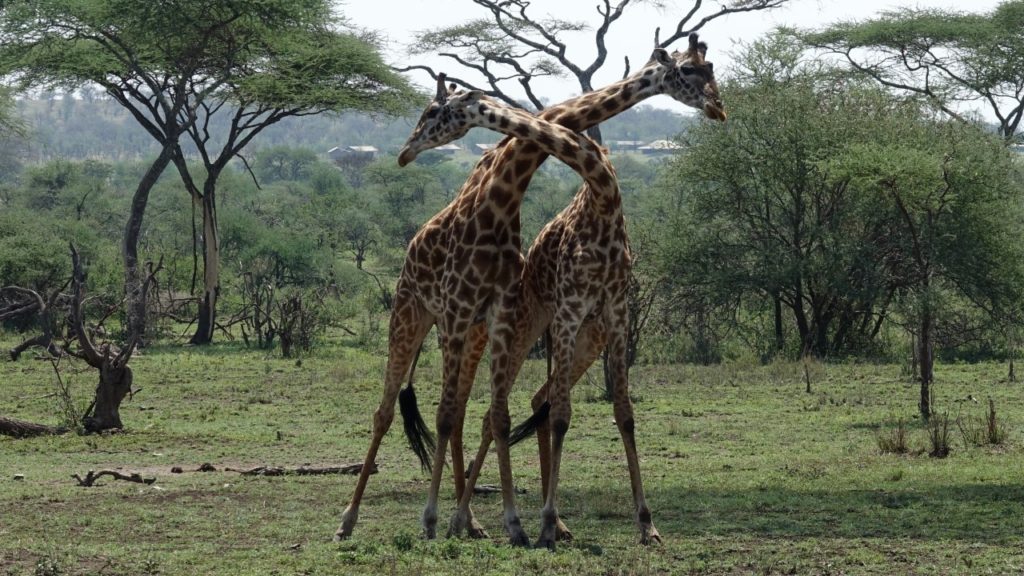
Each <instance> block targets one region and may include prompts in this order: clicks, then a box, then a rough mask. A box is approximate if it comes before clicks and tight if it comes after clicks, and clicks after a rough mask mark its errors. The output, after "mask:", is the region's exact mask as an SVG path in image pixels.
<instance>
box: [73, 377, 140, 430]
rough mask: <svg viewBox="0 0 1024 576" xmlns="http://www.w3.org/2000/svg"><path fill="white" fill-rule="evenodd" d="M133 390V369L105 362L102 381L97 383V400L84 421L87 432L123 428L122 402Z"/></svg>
mask: <svg viewBox="0 0 1024 576" xmlns="http://www.w3.org/2000/svg"><path fill="white" fill-rule="evenodd" d="M131 390H132V369H131V368H130V367H128V366H124V367H122V368H114V367H112V366H110V364H109V363H104V364H103V367H102V368H101V369H100V381H99V383H98V384H97V385H96V400H95V401H94V404H93V406H92V409H91V410H90V411H89V412H87V413H86V415H85V418H83V419H82V423H83V424H84V426H85V431H86V432H100V431H103V430H114V429H117V428H122V427H123V426H122V424H121V413H120V410H121V402H122V401H123V400H124V398H125V396H127V395H128V393H129V392H131Z"/></svg>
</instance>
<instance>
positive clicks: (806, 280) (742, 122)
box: [659, 37, 1022, 356]
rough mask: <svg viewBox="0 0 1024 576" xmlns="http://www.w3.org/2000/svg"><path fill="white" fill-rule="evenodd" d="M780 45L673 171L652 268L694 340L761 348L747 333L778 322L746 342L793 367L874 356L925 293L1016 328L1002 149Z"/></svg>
mask: <svg viewBox="0 0 1024 576" xmlns="http://www.w3.org/2000/svg"><path fill="white" fill-rule="evenodd" d="M780 43H781V39H780V38H778V37H776V38H771V39H769V40H767V41H765V42H761V43H755V45H753V46H752V47H751V49H750V53H748V54H747V55H746V56H744V57H742V58H741V59H740V61H741V62H743V63H745V65H746V66H749V69H746V70H741V71H740V72H739V73H738V75H737V76H738V77H739V78H741V79H744V80H743V81H742V82H735V83H732V84H728V85H727V86H726V91H727V92H728V93H729V94H730V99H729V101H730V121H729V123H728V124H727V125H724V126H717V125H704V126H699V127H697V128H695V129H694V130H692V131H691V132H690V135H689V140H690V146H689V147H688V148H687V150H686V152H685V153H684V154H683V155H682V156H681V157H680V158H679V160H678V161H677V162H676V163H675V164H674V165H673V166H672V167H671V168H670V169H669V170H668V171H667V172H666V178H667V180H666V186H667V189H668V193H669V195H670V198H669V199H668V200H667V201H668V202H669V208H670V209H669V210H666V214H665V216H663V217H662V225H663V227H664V228H663V232H662V233H661V234H659V236H660V237H661V238H662V239H663V241H662V242H661V244H660V246H661V256H660V259H659V260H660V263H661V269H662V270H663V273H664V275H665V276H667V277H669V278H672V279H673V281H672V284H671V286H670V287H671V289H672V291H673V299H674V300H673V301H674V302H675V303H676V305H677V306H676V308H675V309H676V310H678V311H679V312H680V314H681V316H680V317H681V319H682V320H681V322H682V324H683V327H685V328H686V329H687V330H688V331H689V332H690V333H691V334H693V335H694V336H693V337H694V340H695V341H698V342H699V341H703V340H704V339H705V336H704V335H706V334H707V333H709V332H710V333H712V334H713V333H715V332H722V330H723V329H724V328H725V327H727V326H730V325H733V326H736V325H738V326H741V328H740V330H741V331H742V332H743V333H745V334H747V335H750V334H757V333H758V330H756V329H753V328H754V327H756V326H757V323H756V322H751V320H752V319H756V318H757V317H761V318H762V319H765V316H767V319H765V320H762V322H761V323H760V324H761V325H762V326H764V325H766V324H767V325H771V324H772V320H771V316H772V315H775V316H776V318H777V319H779V321H782V322H783V323H784V324H785V326H781V325H777V327H774V328H769V329H768V330H767V334H765V333H764V332H762V334H764V336H762V337H760V338H758V339H757V340H756V341H755V342H753V344H754V345H755V351H756V352H757V353H758V354H760V355H762V356H765V355H771V353H772V349H773V348H774V349H776V350H778V349H779V346H780V344H781V343H782V342H783V341H784V340H785V341H788V342H789V344H788V350H790V352H791V353H795V352H798V351H799V350H801V349H806V350H811V351H813V352H815V353H816V354H819V355H835V354H840V355H842V354H848V353H851V352H856V353H864V352H869V351H870V350H871V347H872V345H873V344H876V343H877V342H878V341H877V338H878V337H879V334H880V330H881V328H882V325H883V323H884V322H885V321H886V319H887V318H889V317H890V313H892V312H893V311H895V310H896V309H897V306H896V305H897V304H900V305H903V304H906V305H907V307H906V308H904V310H905V311H907V312H911V311H912V310H913V309H915V308H916V307H918V306H919V305H920V302H923V300H920V298H921V295H922V294H925V293H927V294H928V297H927V301H928V302H932V303H933V304H932V305H937V303H938V302H939V301H940V298H939V296H938V293H939V292H948V293H949V294H950V295H951V296H949V297H947V298H946V299H949V298H953V299H957V298H959V299H960V300H959V302H960V304H961V305H963V306H967V307H972V306H973V307H977V308H979V309H981V310H983V311H984V312H986V313H988V314H991V315H993V316H995V317H998V318H1004V319H1005V318H1010V317H1012V316H1013V313H1012V310H1014V307H1015V306H1016V305H1017V304H1013V303H1019V302H1020V301H1021V296H1020V293H1019V290H1018V288H1017V287H1018V286H1019V285H1020V281H1019V278H1020V274H1021V267H1020V264H1019V262H1020V261H1021V259H1022V258H1021V255H1019V254H1017V252H1018V250H1019V247H1020V246H1021V244H1022V243H1021V241H1020V239H1019V237H1018V236H1019V234H1020V233H1021V226H1020V222H1021V214H1020V207H1019V205H1018V203H1017V202H1016V201H1015V200H1014V198H1015V197H1016V195H1017V194H1018V193H1019V190H1020V184H1019V182H1018V181H1016V180H1015V179H1014V178H1013V172H1014V170H1013V164H1012V161H1011V157H1010V154H1009V152H1007V150H1006V149H1005V147H1004V146H1003V145H1002V143H1001V142H1000V141H999V140H998V139H996V138H993V137H992V136H991V135H989V134H987V133H986V132H984V131H983V130H981V129H979V128H977V127H975V126H972V125H965V124H962V123H958V122H940V121H937V120H935V119H933V118H930V117H929V116H928V114H927V113H926V112H925V111H924V110H922V109H921V108H920V107H918V106H915V105H914V104H912V103H907V102H898V101H894V100H893V99H891V98H890V97H889V96H888V95H887V94H886V93H884V92H883V91H881V90H879V89H875V88H873V87H871V86H870V85H866V84H864V83H858V82H844V83H842V84H838V85H837V84H836V83H835V82H834V81H833V80H834V77H835V73H834V71H832V70H828V69H822V68H820V67H819V66H817V65H813V64H812V65H810V66H808V65H805V64H803V63H802V62H803V61H801V60H800V59H797V58H793V57H792V53H791V51H789V50H788V49H787V48H786V47H785V45H784V44H783V45H780ZM672 230H686V231H687V233H686V234H678V235H672V234H671V232H670V231H672ZM926 279H933V280H931V281H926ZM924 286H930V288H928V290H927V291H922V290H921V288H922V287H924ZM774 302H778V305H777V306H775V307H774V310H773V303H774ZM913 302H917V304H914V303H913ZM709 319H710V321H709ZM783 319H784V320H783ZM716 325H717V326H719V328H717V329H716V328H715V326H716ZM780 328H781V329H780ZM698 335H700V336H698ZM790 335H793V336H795V339H794V338H793V337H792V336H790ZM794 340H795V341H794ZM748 343H750V342H748ZM782 349H786V348H782Z"/></svg>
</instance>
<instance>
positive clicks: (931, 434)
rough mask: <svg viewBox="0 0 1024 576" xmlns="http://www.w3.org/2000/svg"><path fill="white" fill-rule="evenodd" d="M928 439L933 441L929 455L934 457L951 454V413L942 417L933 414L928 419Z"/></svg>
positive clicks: (943, 456)
mask: <svg viewBox="0 0 1024 576" xmlns="http://www.w3.org/2000/svg"><path fill="white" fill-rule="evenodd" d="M928 440H929V441H930V442H931V450H930V451H929V452H928V455H929V456H931V457H932V458H945V457H946V456H949V451H950V447H949V415H948V414H943V415H942V416H941V417H940V416H938V415H933V416H932V417H931V418H930V419H929V420H928Z"/></svg>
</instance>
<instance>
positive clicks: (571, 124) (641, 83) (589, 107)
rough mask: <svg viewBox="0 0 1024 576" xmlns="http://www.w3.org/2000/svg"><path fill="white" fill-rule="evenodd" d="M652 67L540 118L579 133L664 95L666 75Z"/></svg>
mask: <svg viewBox="0 0 1024 576" xmlns="http://www.w3.org/2000/svg"><path fill="white" fill-rule="evenodd" d="M666 72H667V70H666V69H665V68H663V67H660V66H651V67H647V68H644V69H642V70H640V71H638V72H637V73H636V74H634V75H632V76H630V77H629V78H625V79H623V80H620V81H618V82H616V83H614V84H609V85H608V86H605V87H604V88H601V89H599V90H595V91H593V92H590V93H587V94H583V95H582V96H578V97H576V98H573V99H571V100H567V101H565V102H563V103H561V104H558V105H557V106H553V107H551V108H547V109H545V110H543V111H542V112H541V113H540V114H539V117H541V118H543V119H545V120H549V121H551V122H555V123H556V124H560V125H562V126H565V127H566V128H569V129H570V130H573V131H575V132H582V131H584V130H587V129H589V128H591V127H593V126H596V125H598V124H600V123H601V122H604V121H605V120H608V119H609V118H613V117H615V116H617V115H619V114H621V113H622V112H625V111H626V110H629V109H630V108H632V107H633V106H636V105H637V104H639V103H640V102H643V101H644V100H646V99H648V98H650V97H652V96H657V95H659V94H662V93H663V92H664V82H665V73H666Z"/></svg>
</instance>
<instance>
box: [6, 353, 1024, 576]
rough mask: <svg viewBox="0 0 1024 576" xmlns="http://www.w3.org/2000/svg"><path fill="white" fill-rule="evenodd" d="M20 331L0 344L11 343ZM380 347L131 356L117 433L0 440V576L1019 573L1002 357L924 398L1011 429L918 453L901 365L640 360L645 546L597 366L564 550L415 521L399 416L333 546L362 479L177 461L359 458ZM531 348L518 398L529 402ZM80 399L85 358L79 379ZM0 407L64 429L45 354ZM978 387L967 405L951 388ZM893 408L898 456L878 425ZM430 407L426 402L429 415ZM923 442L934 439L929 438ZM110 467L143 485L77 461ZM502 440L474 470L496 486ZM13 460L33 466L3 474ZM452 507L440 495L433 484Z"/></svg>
mask: <svg viewBox="0 0 1024 576" xmlns="http://www.w3.org/2000/svg"><path fill="white" fill-rule="evenodd" d="M9 343H10V342H9V341H7V342H3V344H4V345H5V347H6V345H7V344H9ZM383 363H384V355H383V353H382V352H380V351H377V352H374V353H368V352H363V351H360V350H357V349H354V348H348V347H345V346H343V345H336V346H333V347H332V348H331V349H330V350H325V351H323V352H321V353H318V354H317V355H315V356H313V357H308V358H304V359H303V360H302V362H301V364H297V363H296V362H295V361H287V360H282V359H279V358H277V357H274V356H267V355H265V354H263V353H260V352H254V351H248V350H245V349H243V348H240V347H239V346H237V345H233V344H219V345H216V346H214V347H212V348H209V349H190V348H178V347H159V348H155V349H150V350H148V351H146V353H145V354H143V355H142V356H140V357H138V358H136V359H134V360H133V362H132V364H133V366H134V367H135V374H136V379H135V381H136V386H137V387H141V388H142V390H141V392H140V393H139V394H137V395H136V396H135V398H134V399H133V400H132V401H130V402H126V403H125V404H124V406H123V410H122V418H123V420H124V421H125V424H126V426H127V430H126V432H125V433H123V434H115V435H109V436H76V435H73V434H70V435H65V436H62V437H55V438H37V439H27V440H13V439H7V438H0V574H107V575H109V574H125V575H144V574H261V575H266V574H281V575H285V574H424V575H431V574H460V575H461V574H465V575H472V576H482V575H486V574H502V575H505V574H544V575H549V574H601V575H619V574H637V575H645V574H989V573H991V574H1020V573H1021V571H1022V570H1024V452H1022V450H1021V445H1022V436H1021V430H1022V429H1024V425H1022V424H1024V395H1022V393H1021V386H1022V385H1020V384H1012V383H1007V382H1005V381H1003V376H1004V374H1005V367H1004V366H1001V365H996V364H982V365H973V366H961V365H957V366H939V367H938V369H937V373H936V386H935V388H936V402H937V405H938V407H939V409H940V411H941V410H946V411H948V412H949V414H950V418H951V420H952V419H954V418H955V417H956V416H957V414H958V410H959V411H960V412H959V413H960V414H963V415H965V416H966V415H971V416H975V417H981V416H983V415H984V414H985V413H986V411H987V408H988V406H987V399H988V398H989V397H992V398H993V399H994V400H995V406H996V410H997V411H998V413H999V417H1000V419H1001V420H1002V421H1003V422H1004V423H1005V424H1006V426H1007V428H1008V430H1009V435H1008V438H1007V439H1006V441H1005V442H1004V443H1003V444H1001V445H998V446H981V447H979V446H974V445H970V444H965V442H964V441H963V439H962V438H961V437H960V434H959V432H958V431H956V430H955V429H954V430H953V432H952V434H951V440H952V445H953V452H952V454H951V455H950V456H949V457H948V458H945V459H933V458H929V457H928V456H927V450H926V448H927V429H926V428H925V427H924V426H923V425H921V424H920V423H919V421H918V420H917V419H916V418H915V412H916V394H917V390H916V388H915V387H914V386H913V385H912V384H910V383H908V382H907V381H906V379H905V378H903V377H901V376H900V373H899V369H898V367H895V366H876V365H863V364H850V365H815V370H814V373H813V378H814V381H813V383H812V384H813V390H814V392H813V393H812V394H806V393H805V392H804V387H805V384H804V381H803V377H804V372H803V366H802V365H800V364H776V365H772V366H767V367H759V366H738V365H731V366H721V367H711V368H701V367H692V366H643V367H638V368H636V369H634V370H633V371H632V373H631V376H632V382H633V391H634V397H635V398H636V400H637V403H636V405H635V409H636V413H637V429H638V434H639V436H638V443H639V448H640V452H641V457H642V468H643V476H644V482H645V486H646V488H647V493H648V499H649V501H650V504H651V507H652V509H653V512H654V521H655V524H656V525H657V527H658V529H659V530H660V532H661V534H662V536H663V538H664V540H665V542H664V544H663V545H661V546H657V547H652V548H643V547H640V546H638V545H637V544H636V542H637V538H638V533H637V531H636V528H635V527H634V524H633V520H632V514H631V497H630V494H629V483H628V476H627V472H626V466H625V459H624V457H623V451H622V443H621V441H620V439H619V436H618V433H617V431H616V428H615V426H614V423H613V421H612V415H611V406H610V405H609V404H607V403H605V402H603V401H601V400H600V395H601V394H600V390H599V389H598V388H597V385H596V382H598V381H599V378H598V377H597V376H598V375H597V372H596V371H593V374H592V377H591V379H590V380H591V382H588V381H586V380H584V381H583V382H581V384H580V385H579V386H578V387H577V390H576V391H575V392H574V412H573V422H572V427H571V429H570V431H569V436H568V439H567V444H566V455H565V458H564V462H563V474H562V483H561V487H560V510H561V512H562V516H563V518H564V519H565V521H566V523H567V524H568V525H569V527H570V528H571V529H572V530H573V532H574V534H575V536H576V538H577V540H576V542H574V543H572V544H569V545H563V546H561V547H560V548H559V550H558V551H557V552H555V553H549V552H546V551H539V550H518V549H512V548H510V547H509V546H507V545H506V544H505V543H504V537H503V534H502V530H501V520H500V518H501V506H500V498H498V497H496V496H489V497H481V498H478V499H477V500H476V503H475V506H474V510H475V511H476V514H477V517H478V518H479V519H480V520H481V521H482V522H483V523H484V524H485V526H486V527H487V528H488V529H489V530H490V532H491V535H492V538H491V539H490V540H487V541H468V540H445V539H440V540H437V541H432V542H427V541H423V540H421V539H420V538H419V515H420V512H421V510H422V506H423V504H424V502H425V496H426V490H427V483H428V479H427V477H425V476H424V475H423V473H421V472H420V470H419V467H418V465H417V463H416V462H415V459H414V457H413V456H412V455H411V454H410V453H409V452H408V450H407V449H406V448H405V446H404V440H403V439H402V438H401V435H400V426H395V427H393V429H392V431H391V432H390V433H389V435H388V437H387V438H386V440H385V442H384V446H383V448H382V451H381V454H380V456H379V458H378V463H379V464H380V469H381V472H380V473H379V474H377V475H375V476H373V477H372V478H371V480H370V484H369V488H368V491H367V497H366V498H365V500H364V502H363V506H362V509H361V514H360V519H359V524H358V526H357V528H356V533H355V536H354V538H353V539H352V540H351V541H348V542H345V543H341V544H337V543H333V542H331V541H330V539H331V536H332V535H333V533H334V530H335V529H336V528H337V523H338V521H339V519H340V515H341V511H342V510H343V509H344V507H345V505H346V503H347V500H348V498H349V496H350V494H351V490H352V487H353V485H354V481H355V479H354V477H351V476H340V477H327V476H311V477H275V478H259V477H243V476H240V475H238V474H235V473H230V472H212V473H198V472H186V473H184V474H171V473H170V468H171V467H172V466H181V467H183V468H185V469H186V470H194V469H195V468H197V467H198V466H199V465H200V464H202V463H204V462H209V463H212V464H214V465H215V466H216V467H217V468H218V469H220V468H222V467H223V466H225V465H228V466H235V467H244V466H256V465H271V464H273V465H286V466H297V465H302V464H312V465H328V464H340V463H350V462H357V461H360V460H361V459H362V457H363V453H364V451H365V449H366V445H367V442H368V440H369V435H370V419H371V414H372V411H373V410H374V409H375V407H376V405H377V402H378V401H379V394H380V385H381V382H380V381H381V374H382V372H383ZM439 370H440V362H439V358H438V356H437V352H436V346H435V347H433V350H432V351H431V353H430V354H429V355H426V356H425V357H424V358H421V362H420V377H419V382H420V383H421V384H420V386H419V389H420V391H419V395H420V398H421V406H424V407H425V408H426V411H427V412H428V413H431V412H432V407H433V405H434V404H435V403H436V401H437V396H438V390H437V385H436V383H437V382H438V381H439V378H440V374H439ZM543 371H544V365H543V362H531V363H530V364H529V365H528V366H526V367H525V369H524V372H523V375H522V377H521V378H520V383H519V385H518V386H517V389H516V391H515V392H514V394H513V397H512V399H511V406H512V409H513V419H515V420H519V419H521V418H523V417H525V416H526V415H527V412H528V405H529V397H530V395H531V394H532V388H533V387H534V386H536V385H537V384H538V383H539V381H540V379H541V377H542V375H543ZM72 379H73V385H74V390H75V392H76V396H77V398H78V399H79V400H80V401H87V399H88V396H89V389H90V388H91V386H92V385H93V383H94V379H93V375H92V374H90V373H88V372H83V373H81V374H78V375H75V376H73V377H72ZM0 382H2V384H0V406H2V407H3V409H2V413H3V414H5V415H10V416H14V417H18V418H22V419H28V420H34V421H42V422H48V423H57V419H58V416H57V413H58V408H57V406H56V400H55V399H54V398H53V397H47V395H48V394H49V393H50V392H52V391H53V390H54V383H53V382H54V378H53V374H52V369H51V368H50V366H49V364H48V363H46V362H41V361H37V360H33V359H31V355H27V356H26V357H24V358H23V359H22V360H21V361H19V362H18V363H10V362H0ZM486 387H487V383H486V379H485V378H484V377H483V375H482V374H481V375H480V377H479V378H478V382H477V390H476V391H475V393H474V396H473V398H472V400H471V403H470V407H469V419H470V421H469V423H467V427H466V428H467V449H468V450H470V451H473V450H475V446H476V442H477V439H478V433H479V422H480V418H481V417H482V415H483V413H484V410H485V409H486V399H487V397H488V394H487V391H486ZM968 395H971V396H973V397H974V398H976V399H978V400H979V402H978V403H974V402H973V401H970V400H968V401H965V402H957V400H958V399H964V398H966V397H967V396H968ZM901 418H902V419H903V420H904V421H906V422H907V427H908V436H909V444H910V446H909V448H910V455H894V454H882V453H881V452H880V450H879V443H878V436H879V434H880V433H883V432H887V431H889V430H890V429H891V428H893V427H895V426H896V423H897V422H898V421H899V420H900V419H901ZM428 420H429V419H428ZM921 450H925V451H924V453H921ZM536 464H537V463H536V451H535V447H534V443H533V442H532V441H528V442H526V443H524V445H523V446H521V447H517V448H516V449H515V450H514V452H513V466H514V470H515V473H516V482H517V484H518V485H519V486H522V487H525V488H527V489H528V490H529V492H528V493H527V494H526V495H523V496H520V497H519V505H520V513H521V514H522V517H523V521H524V527H525V528H526V530H527V532H528V533H529V534H530V535H531V536H534V537H536V534H537V530H538V527H539V509H540V506H541V502H540V497H539V487H538V486H539V480H538V478H539V476H538V472H537V465H536ZM100 468H122V469H123V470H124V471H140V472H143V473H144V474H147V475H155V476H156V477H157V478H158V480H157V482H156V483H155V484H154V485H152V486H143V485H139V484H131V483H126V482H115V481H111V480H109V479H105V480H104V481H103V482H101V484H102V485H101V486H97V487H93V488H80V487H77V486H75V485H74V482H73V481H72V480H71V479H70V475H71V474H72V473H79V474H83V473H84V472H85V471H87V470H89V469H100ZM495 468H496V467H495V466H494V465H493V458H492V460H491V461H489V464H488V468H487V469H486V470H484V473H483V478H482V482H485V483H497V482H498V480H497V471H496V470H495ZM15 474H23V475H24V476H25V478H24V480H14V475H15ZM442 495H443V497H444V501H443V505H442V509H441V515H442V522H443V523H444V522H447V516H448V514H449V513H450V512H451V510H452V508H453V503H452V501H451V498H452V489H451V486H450V483H449V482H448V481H446V482H445V484H444V487H443V492H442Z"/></svg>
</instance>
